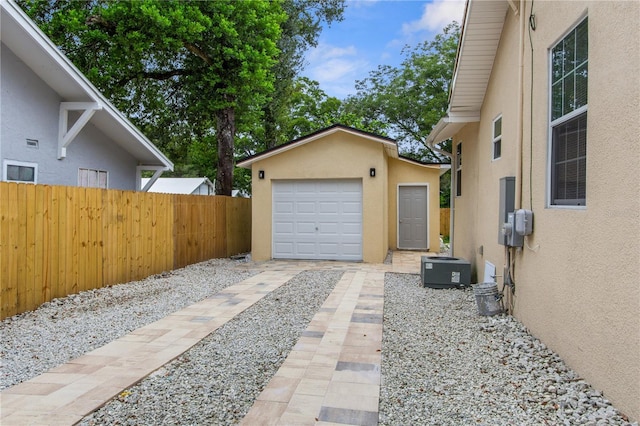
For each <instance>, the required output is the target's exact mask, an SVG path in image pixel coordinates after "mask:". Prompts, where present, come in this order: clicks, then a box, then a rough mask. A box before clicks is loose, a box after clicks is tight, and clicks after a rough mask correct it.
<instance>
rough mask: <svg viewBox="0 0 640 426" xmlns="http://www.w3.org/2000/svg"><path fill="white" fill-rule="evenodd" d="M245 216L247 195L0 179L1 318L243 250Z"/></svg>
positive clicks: (246, 227)
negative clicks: (175, 192)
mask: <svg viewBox="0 0 640 426" xmlns="http://www.w3.org/2000/svg"><path fill="white" fill-rule="evenodd" d="M250 225H251V200H249V199H240V198H230V197H208V196H194V195H170V194H151V193H138V192H133V191H119V190H103V189H96V188H76V187H64V186H48V185H31V184H16V183H9V182H0V236H1V238H0V296H1V297H2V302H1V303H0V319H4V318H6V317H8V316H12V315H15V314H18V313H21V312H25V311H28V310H32V309H35V308H37V307H38V306H39V305H40V304H42V303H43V302H47V301H50V300H51V299H53V298H57V297H64V296H66V295H68V294H73V293H77V292H78V291H82V290H88V289H92V288H100V287H103V286H107V285H112V284H117V283H123V282H128V281H132V280H137V279H141V278H143V277H145V276H149V275H152V274H156V273H160V272H163V271H167V270H170V269H172V268H177V267H182V266H185V265H188V264H191V263H195V262H199V261H202V260H206V259H211V258H214V257H226V256H230V255H233V254H237V253H242V252H247V251H249V250H250V245H251V232H250V229H251V228H250ZM247 230H248V231H247Z"/></svg>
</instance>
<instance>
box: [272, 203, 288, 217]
mask: <svg viewBox="0 0 640 426" xmlns="http://www.w3.org/2000/svg"><path fill="white" fill-rule="evenodd" d="M273 212H274V214H287V213H289V214H291V213H293V202H291V201H286V202H283V201H277V202H276V203H274V209H273Z"/></svg>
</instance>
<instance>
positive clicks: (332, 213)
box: [273, 180, 362, 260]
mask: <svg viewBox="0 0 640 426" xmlns="http://www.w3.org/2000/svg"><path fill="white" fill-rule="evenodd" d="M283 188H284V190H281V189H283ZM273 203H274V210H273V211H274V213H273V222H274V226H273V257H274V258H291V259H335V260H362V182H361V181H360V180H304V181H274V182H273ZM282 243H286V244H282Z"/></svg>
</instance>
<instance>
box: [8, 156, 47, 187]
mask: <svg viewBox="0 0 640 426" xmlns="http://www.w3.org/2000/svg"><path fill="white" fill-rule="evenodd" d="M2 179H3V180H5V181H8V182H24V183H38V164H37V163H25V162H24V161H13V160H4V161H3V162H2Z"/></svg>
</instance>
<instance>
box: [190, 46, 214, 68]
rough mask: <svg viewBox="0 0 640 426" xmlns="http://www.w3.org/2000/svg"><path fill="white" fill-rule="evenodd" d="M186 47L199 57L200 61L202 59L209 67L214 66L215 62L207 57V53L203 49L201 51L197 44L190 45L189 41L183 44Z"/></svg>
mask: <svg viewBox="0 0 640 426" xmlns="http://www.w3.org/2000/svg"><path fill="white" fill-rule="evenodd" d="M183 45H184V47H186V49H187V50H188V51H189V52H191V53H193V54H194V55H196V56H197V57H199V58H200V59H202V60H203V61H204V62H205V63H206V64H207V65H212V64H213V60H212V59H211V58H210V57H209V55H207V54H206V53H204V51H203V50H202V49H200V48H199V47H198V46H196V45H195V44H192V43H189V42H188V41H185V42H183Z"/></svg>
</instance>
